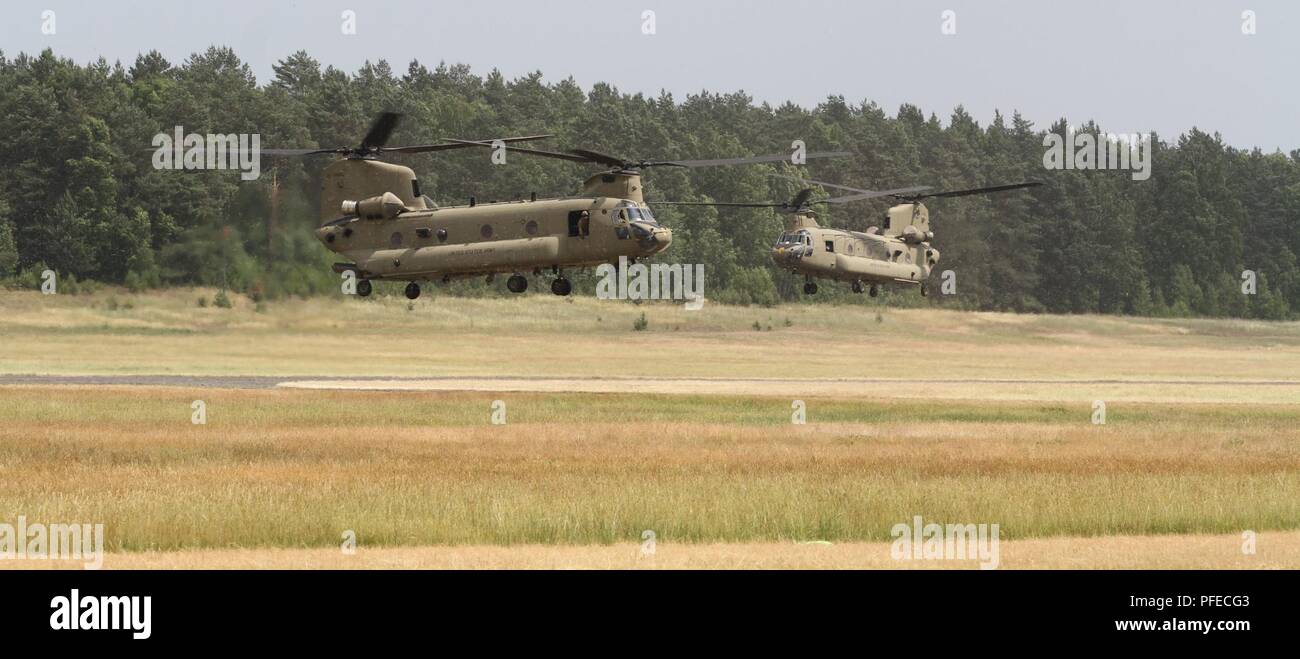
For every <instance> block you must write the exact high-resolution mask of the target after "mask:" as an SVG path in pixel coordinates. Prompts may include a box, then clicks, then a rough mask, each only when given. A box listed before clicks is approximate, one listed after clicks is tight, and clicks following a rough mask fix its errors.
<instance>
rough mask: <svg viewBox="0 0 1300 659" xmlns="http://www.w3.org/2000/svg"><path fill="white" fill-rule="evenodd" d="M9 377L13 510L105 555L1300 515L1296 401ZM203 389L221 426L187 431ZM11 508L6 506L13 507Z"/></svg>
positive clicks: (1220, 525) (6, 451) (1219, 525)
mask: <svg viewBox="0 0 1300 659" xmlns="http://www.w3.org/2000/svg"><path fill="white" fill-rule="evenodd" d="M495 397H497V396H496V395H492V394H467V393H461V394H409V393H354V392H309V391H289V390H268V391H218V390H207V391H200V392H197V393H196V392H195V391H187V390H178V389H144V388H141V389H130V388H122V389H83V388H73V387H33V388H17V387H6V388H0V468H3V469H4V470H5V472H6V473H10V474H20V475H21V477H20V478H10V479H6V480H4V481H3V482H0V511H5V512H6V513H7V514H8V515H10V516H16V515H18V514H23V515H25V516H26V517H27V518H28V519H29V520H34V521H48V522H55V521H80V522H102V523H104V524H105V529H106V537H107V540H108V544H109V547H110V549H112V550H114V551H123V550H126V551H141V550H164V551H170V550H175V549H184V548H237V547H245V548H258V547H282V548H292V547H333V546H336V545H337V543H338V542H339V537H340V534H341V533H342V532H343V531H344V530H348V529H351V530H354V531H355V532H356V533H357V535H358V538H359V540H360V542H361V543H362V544H363V546H367V547H376V546H403V545H416V546H418V545H431V544H455V545H483V544H490V545H517V544H538V543H540V544H555V543H559V544H576V545H589V544H603V543H619V542H627V541H635V540H637V539H638V538H640V536H641V533H642V532H643V531H644V530H653V531H655V533H656V534H657V535H658V537H659V539H660V541H661V542H664V543H715V542H728V543H730V542H745V543H753V542H758V543H763V542H787V541H789V542H794V541H818V540H828V541H834V542H843V541H878V540H885V539H887V538H888V532H889V529H890V527H891V526H892V525H893V524H895V523H898V522H901V521H907V520H910V519H911V517H912V516H913V515H922V516H923V517H924V518H926V519H927V520H934V521H940V522H959V523H981V522H984V523H998V524H1000V525H1001V529H1002V537H1003V538H1006V539H1024V538H1034V537H1051V536H1102V535H1145V534H1189V533H1190V534H1201V533H1229V534H1231V533H1239V532H1240V531H1241V530H1243V529H1252V530H1255V531H1267V530H1290V529H1295V528H1296V527H1297V525H1298V524H1297V522H1298V521H1300V498H1297V497H1296V496H1295V495H1296V493H1297V492H1300V442H1297V439H1300V423H1297V420H1298V419H1300V406H1208V405H1205V406H1199V405H1165V406H1138V407H1134V408H1132V409H1125V408H1124V407H1123V406H1120V407H1118V408H1116V409H1114V410H1112V411H1111V414H1110V419H1109V421H1108V424H1107V425H1105V426H1094V425H1091V424H1090V423H1089V422H1088V413H1089V410H1088V409H1087V407H1086V406H1073V407H1072V406H1065V405H1042V404H1033V403H997V404H990V403H984V402H963V403H954V404H951V405H944V406H934V405H932V404H929V403H922V402H913V401H862V400H853V399H824V400H823V399H809V400H808V409H809V412H808V413H809V419H810V423H809V424H808V425H806V426H791V425H789V424H788V419H789V416H788V415H789V401H788V400H785V399H771V398H752V397H731V398H727V397H672V396H661V397H647V396H638V395H634V394H624V395H604V396H596V395H581V394H572V395H571V394H557V395H537V394H533V395H524V394H516V395H510V396H508V397H506V400H507V404H508V415H509V419H510V423H509V424H507V425H505V426H492V425H489V423H488V419H489V406H490V402H491V400H492V399H493V398H495ZM194 398H203V399H204V400H205V401H206V402H207V405H208V424H207V425H205V426H193V425H191V424H190V422H189V419H190V401H191V400H193V399H194ZM10 521H12V520H10Z"/></svg>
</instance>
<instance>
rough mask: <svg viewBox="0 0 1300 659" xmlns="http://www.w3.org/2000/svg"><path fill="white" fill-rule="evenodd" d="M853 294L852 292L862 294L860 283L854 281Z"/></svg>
mask: <svg viewBox="0 0 1300 659" xmlns="http://www.w3.org/2000/svg"><path fill="white" fill-rule="evenodd" d="M853 292H854V293H861V292H862V282H860V281H855V282H853Z"/></svg>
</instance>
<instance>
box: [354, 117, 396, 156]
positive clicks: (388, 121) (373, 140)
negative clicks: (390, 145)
mask: <svg viewBox="0 0 1300 659" xmlns="http://www.w3.org/2000/svg"><path fill="white" fill-rule="evenodd" d="M401 118H402V115H400V114H397V113H396V112H385V113H383V114H381V115H379V117H378V118H376V119H375V123H373V124H371V125H370V132H368V133H366V136H365V137H364V138H362V139H361V148H362V149H374V148H377V147H381V146H383V145H384V144H385V143H386V142H388V138H389V137H390V136H392V134H393V130H394V129H396V128H397V123H398V122H399V121H401Z"/></svg>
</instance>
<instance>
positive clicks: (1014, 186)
mask: <svg viewBox="0 0 1300 659" xmlns="http://www.w3.org/2000/svg"><path fill="white" fill-rule="evenodd" d="M1040 185H1042V182H1041V181H1026V182H1024V183H1009V184H1007V185H993V186H989V187H985V188H970V189H967V190H950V191H947V192H932V193H929V194H919V195H912V196H906V195H898V196H899V197H900V198H902V199H907V200H908V201H916V200H919V199H928V198H930V197H965V196H967V195H973V194H987V193H990V192H1005V191H1007V190H1019V189H1021V188H1033V187H1037V186H1040Z"/></svg>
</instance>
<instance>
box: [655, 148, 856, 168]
mask: <svg viewBox="0 0 1300 659" xmlns="http://www.w3.org/2000/svg"><path fill="white" fill-rule="evenodd" d="M849 155H852V154H851V153H849V152H848V151H814V152H812V153H808V154H805V155H804V157H805V158H808V159H814V158H842V157H844V156H849ZM792 157H793V156H792V155H791V154H788V153H772V154H768V155H765V156H749V157H744V158H716V159H713V160H661V161H650V162H646V163H643V166H645V167H654V166H662V165H674V166H677V167H728V166H731V165H757V164H760V163H766V162H790V159H791V158H792Z"/></svg>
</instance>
